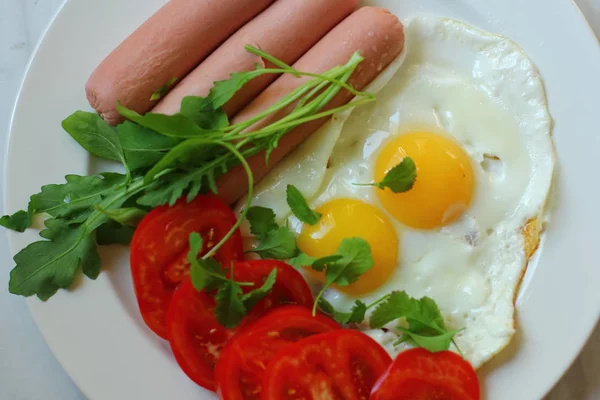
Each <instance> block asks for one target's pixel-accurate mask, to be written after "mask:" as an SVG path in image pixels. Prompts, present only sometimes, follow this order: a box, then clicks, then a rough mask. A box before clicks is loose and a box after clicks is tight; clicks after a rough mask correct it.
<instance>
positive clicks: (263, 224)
mask: <svg viewBox="0 0 600 400" xmlns="http://www.w3.org/2000/svg"><path fill="white" fill-rule="evenodd" d="M246 219H247V220H248V222H249V223H250V232H251V233H252V234H253V235H256V236H258V237H259V238H260V237H264V236H265V235H266V234H268V233H269V232H271V231H274V230H277V229H278V228H279V225H278V224H277V222H275V212H273V210H271V209H270V208H266V207H260V206H254V207H250V208H249V209H248V213H247V214H246Z"/></svg>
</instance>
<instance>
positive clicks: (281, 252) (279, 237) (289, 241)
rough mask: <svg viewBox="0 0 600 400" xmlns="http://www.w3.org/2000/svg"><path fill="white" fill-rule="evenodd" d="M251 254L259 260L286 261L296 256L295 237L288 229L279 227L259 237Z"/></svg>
mask: <svg viewBox="0 0 600 400" xmlns="http://www.w3.org/2000/svg"><path fill="white" fill-rule="evenodd" d="M252 252H254V253H257V254H258V255H259V256H261V258H272V259H274V260H287V259H288V258H292V257H295V256H296V254H298V246H297V245H296V236H295V235H294V234H293V233H292V231H290V230H289V229H288V228H286V227H285V226H281V227H279V228H277V230H272V231H269V232H268V233H267V234H266V235H264V236H261V237H260V242H259V244H258V246H256V247H255V248H253V249H252Z"/></svg>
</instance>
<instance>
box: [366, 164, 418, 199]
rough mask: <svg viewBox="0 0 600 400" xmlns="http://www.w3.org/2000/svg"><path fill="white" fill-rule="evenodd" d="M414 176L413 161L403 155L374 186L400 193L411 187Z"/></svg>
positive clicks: (415, 175) (415, 169) (413, 182)
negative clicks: (398, 162)
mask: <svg viewBox="0 0 600 400" xmlns="http://www.w3.org/2000/svg"><path fill="white" fill-rule="evenodd" d="M416 178H417V167H416V166H415V162H414V161H413V160H412V158H410V157H404V159H403V160H402V161H401V162H400V164H398V165H396V166H395V167H394V168H392V169H390V170H389V171H388V172H387V173H386V174H385V176H384V177H383V179H382V180H381V182H378V183H376V184H375V186H377V187H378V188H379V189H385V188H389V189H390V190H391V191H392V192H394V193H402V192H407V191H409V190H410V189H412V187H413V185H414V184H415V180H416Z"/></svg>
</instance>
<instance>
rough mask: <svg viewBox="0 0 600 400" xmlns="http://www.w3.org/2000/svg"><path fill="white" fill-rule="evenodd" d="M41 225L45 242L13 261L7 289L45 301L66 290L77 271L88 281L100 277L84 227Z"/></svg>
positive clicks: (53, 222)
mask: <svg viewBox="0 0 600 400" xmlns="http://www.w3.org/2000/svg"><path fill="white" fill-rule="evenodd" d="M45 225H46V229H45V230H43V231H42V232H41V233H40V235H41V236H42V237H44V238H46V239H49V240H43V241H39V242H34V243H32V244H30V245H29V246H27V247H25V248H24V249H23V250H22V251H20V252H19V253H17V255H16V256H15V257H14V260H15V263H16V267H15V268H14V269H13V270H12V271H11V272H10V282H9V286H8V289H9V291H10V292H11V293H13V294H19V295H22V296H31V295H34V294H35V295H37V296H38V297H39V298H40V299H41V300H47V299H48V298H50V297H51V296H52V295H54V293H56V291H57V290H58V289H59V288H67V287H69V286H70V285H71V283H72V282H73V278H74V276H75V273H76V272H77V270H78V269H79V268H81V269H82V270H83V272H84V274H85V275H86V276H88V277H89V278H91V279H96V277H97V276H98V274H99V273H100V257H99V256H98V252H97V250H96V242H95V240H94V239H95V238H94V236H93V235H92V234H91V233H90V232H88V231H87V229H86V226H85V225H81V226H79V227H76V228H72V227H69V225H68V224H67V223H65V222H64V221H61V220H57V219H49V220H46V222H45Z"/></svg>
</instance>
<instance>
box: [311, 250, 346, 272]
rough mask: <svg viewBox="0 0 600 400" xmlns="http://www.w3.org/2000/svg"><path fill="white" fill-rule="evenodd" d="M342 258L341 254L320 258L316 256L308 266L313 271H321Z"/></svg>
mask: <svg viewBox="0 0 600 400" xmlns="http://www.w3.org/2000/svg"><path fill="white" fill-rule="evenodd" d="M342 258H343V256H342V255H341V254H333V255H331V256H325V257H321V258H317V259H316V260H315V261H314V262H313V263H312V264H311V265H310V267H311V268H312V269H314V270H315V271H319V272H320V271H323V270H325V268H327V266H328V265H329V264H332V263H335V262H336V261H339V260H341V259H342Z"/></svg>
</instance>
